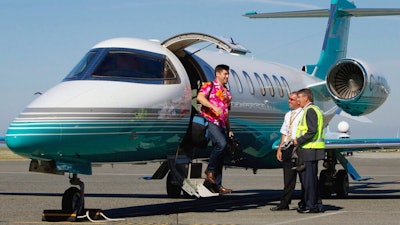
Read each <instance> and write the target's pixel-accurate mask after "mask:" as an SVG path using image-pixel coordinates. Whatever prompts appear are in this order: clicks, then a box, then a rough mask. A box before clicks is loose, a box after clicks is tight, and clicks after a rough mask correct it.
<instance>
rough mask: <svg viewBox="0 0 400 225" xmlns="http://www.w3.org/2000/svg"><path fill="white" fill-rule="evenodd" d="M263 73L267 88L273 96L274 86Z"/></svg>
mask: <svg viewBox="0 0 400 225" xmlns="http://www.w3.org/2000/svg"><path fill="white" fill-rule="evenodd" d="M263 75H264V79H265V81H266V82H267V88H268V90H269V94H270V95H271V96H272V97H274V96H275V90H274V86H272V82H271V80H270V79H269V77H268V76H267V74H265V73H264V74H263Z"/></svg>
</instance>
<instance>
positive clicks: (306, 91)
mask: <svg viewBox="0 0 400 225" xmlns="http://www.w3.org/2000/svg"><path fill="white" fill-rule="evenodd" d="M299 94H303V95H304V96H307V98H308V100H309V101H310V102H314V95H313V93H312V91H311V90H310V89H308V88H303V89H301V90H298V91H297V95H299Z"/></svg>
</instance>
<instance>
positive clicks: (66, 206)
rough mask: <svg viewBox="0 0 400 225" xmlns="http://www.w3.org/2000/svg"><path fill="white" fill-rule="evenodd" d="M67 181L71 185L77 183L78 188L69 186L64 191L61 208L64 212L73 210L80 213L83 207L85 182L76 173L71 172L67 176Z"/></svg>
mask: <svg viewBox="0 0 400 225" xmlns="http://www.w3.org/2000/svg"><path fill="white" fill-rule="evenodd" d="M69 183H70V184H71V185H79V188H77V187H70V188H68V189H67V190H66V191H65V192H64V194H63V197H62V204H61V209H62V211H64V212H66V213H73V212H74V213H76V214H77V215H80V214H81V213H82V210H83V209H84V208H85V199H84V195H85V184H84V183H83V182H82V181H81V180H80V179H79V178H78V175H77V174H73V175H72V177H70V178H69Z"/></svg>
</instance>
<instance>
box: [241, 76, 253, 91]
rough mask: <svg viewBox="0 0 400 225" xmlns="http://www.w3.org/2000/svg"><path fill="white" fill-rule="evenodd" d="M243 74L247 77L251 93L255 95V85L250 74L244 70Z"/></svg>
mask: <svg viewBox="0 0 400 225" xmlns="http://www.w3.org/2000/svg"><path fill="white" fill-rule="evenodd" d="M243 75H244V77H245V78H246V81H247V86H249V91H250V94H252V95H254V85H253V82H252V81H251V79H250V76H249V74H247V73H246V71H243Z"/></svg>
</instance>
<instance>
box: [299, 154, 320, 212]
mask: <svg viewBox="0 0 400 225" xmlns="http://www.w3.org/2000/svg"><path fill="white" fill-rule="evenodd" d="M304 164H305V166H306V167H305V169H304V170H303V171H301V172H300V181H301V207H302V208H304V209H310V210H316V209H317V210H319V211H323V210H324V209H323V205H322V199H321V196H320V191H319V186H318V161H317V160H315V161H305V162H304Z"/></svg>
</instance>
